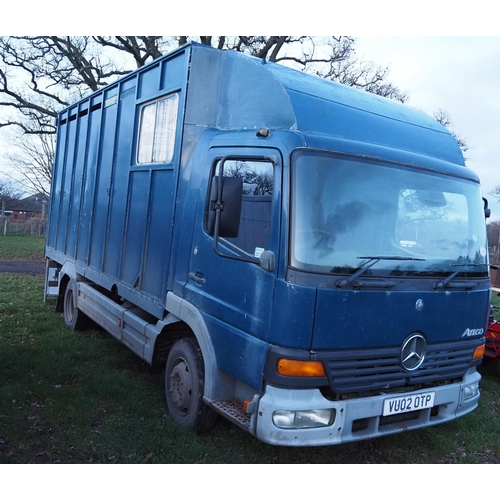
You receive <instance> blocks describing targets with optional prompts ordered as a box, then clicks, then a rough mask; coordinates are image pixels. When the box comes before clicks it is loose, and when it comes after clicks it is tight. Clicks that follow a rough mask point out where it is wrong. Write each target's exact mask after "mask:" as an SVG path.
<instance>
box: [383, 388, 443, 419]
mask: <svg viewBox="0 0 500 500" xmlns="http://www.w3.org/2000/svg"><path fill="white" fill-rule="evenodd" d="M433 406H434V393H433V392H425V393H423V394H411V395H408V396H400V397H397V398H390V399H386V400H385V401H384V411H383V413H382V415H383V416H384V417H385V416H387V415H396V414H397V413H406V412H407V411H416V410H423V409H425V408H432V407H433Z"/></svg>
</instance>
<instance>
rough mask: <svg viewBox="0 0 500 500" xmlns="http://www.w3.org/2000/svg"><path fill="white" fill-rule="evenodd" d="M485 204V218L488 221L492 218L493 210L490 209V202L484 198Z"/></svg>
mask: <svg viewBox="0 0 500 500" xmlns="http://www.w3.org/2000/svg"><path fill="white" fill-rule="evenodd" d="M483 204H484V217H485V218H486V219H488V217H490V216H491V210H490V209H489V208H488V200H487V199H486V198H484V197H483Z"/></svg>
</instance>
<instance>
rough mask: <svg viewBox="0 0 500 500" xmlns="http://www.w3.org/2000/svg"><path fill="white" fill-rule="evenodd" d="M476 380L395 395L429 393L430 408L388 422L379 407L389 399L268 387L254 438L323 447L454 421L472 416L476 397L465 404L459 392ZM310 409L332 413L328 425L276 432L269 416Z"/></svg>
mask: <svg viewBox="0 0 500 500" xmlns="http://www.w3.org/2000/svg"><path fill="white" fill-rule="evenodd" d="M480 379H481V376H480V375H479V373H478V372H477V371H476V370H475V368H472V369H470V370H469V371H468V372H467V373H466V374H465V376H464V378H463V381H462V382H460V383H454V384H449V385H443V386H439V387H435V388H432V389H424V390H421V391H414V392H411V393H408V394H403V393H401V394H396V395H397V396H399V395H401V396H402V395H410V394H421V393H428V392H429V391H432V392H434V393H435V398H434V406H433V407H432V408H428V409H423V410H419V411H415V412H412V413H411V414H405V413H401V414H398V415H392V416H390V417H383V416H382V411H383V404H384V400H386V399H387V398H389V397H393V396H394V394H391V395H388V394H381V395H378V396H372V397H366V398H358V399H349V400H345V401H329V400H327V399H326V398H324V397H323V395H322V394H321V392H320V391H319V390H318V389H285V388H279V387H274V386H270V385H268V386H267V387H266V392H265V393H264V395H263V396H262V397H261V398H260V400H259V404H258V411H257V413H256V418H255V420H254V422H255V434H256V436H257V437H258V438H259V439H260V440H261V441H264V442H266V443H269V444H275V445H280V446H325V445H334V444H340V443H347V442H351V441H359V440H363V439H370V438H375V437H379V436H384V435H388V434H394V433H398V432H402V431H406V430H411V429H419V428H423V427H428V426H431V425H436V424H440V423H443V422H448V421H450V420H454V419H456V418H458V417H461V416H463V415H465V414H467V413H469V412H471V411H472V410H474V409H475V408H476V407H477V405H478V399H479V391H478V392H477V394H476V395H475V396H473V397H471V398H469V399H467V400H465V398H464V387H465V386H468V385H470V384H474V383H479V380H480ZM315 409H334V410H335V419H334V420H333V423H332V424H331V425H329V426H326V427H319V428H318V427H317V428H310V429H282V428H278V427H276V425H274V423H273V413H274V412H275V411H278V410H315Z"/></svg>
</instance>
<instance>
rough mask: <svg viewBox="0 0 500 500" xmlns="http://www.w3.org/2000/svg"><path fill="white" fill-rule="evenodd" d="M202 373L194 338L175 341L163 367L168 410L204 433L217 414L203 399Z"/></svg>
mask: <svg viewBox="0 0 500 500" xmlns="http://www.w3.org/2000/svg"><path fill="white" fill-rule="evenodd" d="M204 385H205V372H204V364H203V357H202V355H201V351H200V347H199V346H198V343H197V342H196V340H194V339H190V338H187V339H182V340H178V341H177V342H176V343H175V344H174V345H173V347H172V349H171V350H170V353H169V355H168V358H167V364H166V369H165V394H166V397H167V406H168V411H169V412H170V414H171V415H172V417H173V418H174V420H175V421H176V422H177V423H178V424H179V425H182V426H183V427H189V428H192V429H195V430H196V431H197V432H205V431H208V430H209V429H211V428H212V427H213V426H214V424H215V421H216V418H217V413H216V412H215V411H214V410H212V408H210V407H208V406H207V405H206V404H205V403H204V401H203V391H204Z"/></svg>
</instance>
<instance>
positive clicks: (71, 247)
mask: <svg viewBox="0 0 500 500" xmlns="http://www.w3.org/2000/svg"><path fill="white" fill-rule="evenodd" d="M77 124H78V133H77V136H76V145H75V146H76V148H75V149H76V158H75V162H74V168H73V182H72V186H71V203H70V214H69V224H68V237H67V244H66V254H67V255H69V256H70V257H73V258H74V257H76V242H77V235H78V230H79V224H80V209H81V206H80V204H81V199H82V198H81V195H82V187H83V182H82V181H83V178H84V167H85V154H86V146H87V128H88V127H87V125H88V115H85V116H82V117H79V118H78V120H77Z"/></svg>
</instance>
